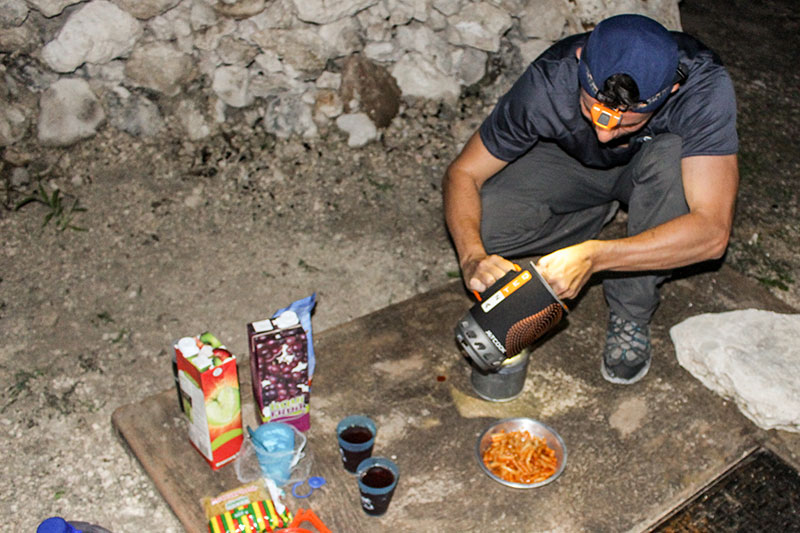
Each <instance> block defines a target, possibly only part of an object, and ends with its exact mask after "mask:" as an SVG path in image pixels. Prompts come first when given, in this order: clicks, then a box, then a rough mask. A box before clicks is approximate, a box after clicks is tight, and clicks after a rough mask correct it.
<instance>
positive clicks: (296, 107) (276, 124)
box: [261, 92, 318, 139]
mask: <svg viewBox="0 0 800 533" xmlns="http://www.w3.org/2000/svg"><path fill="white" fill-rule="evenodd" d="M261 124H262V125H263V127H264V129H265V130H266V131H267V132H269V133H272V134H273V135H275V136H276V137H279V138H281V139H287V138H289V137H291V136H292V135H295V134H298V135H301V136H303V137H315V136H316V135H317V134H318V131H317V125H316V124H315V123H314V120H313V117H312V114H311V107H310V106H309V105H308V104H306V103H305V102H303V101H302V99H301V98H300V97H299V95H298V94H295V93H291V92H285V93H282V94H279V95H275V96H272V97H270V98H268V99H267V106H266V110H265V111H264V118H263V120H262V122H261Z"/></svg>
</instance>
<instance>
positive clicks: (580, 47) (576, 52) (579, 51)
mask: <svg viewBox="0 0 800 533" xmlns="http://www.w3.org/2000/svg"><path fill="white" fill-rule="evenodd" d="M581 52H583V47H582V46H579V47H578V48H577V49H576V50H575V57H577V58H578V61H580V60H581Z"/></svg>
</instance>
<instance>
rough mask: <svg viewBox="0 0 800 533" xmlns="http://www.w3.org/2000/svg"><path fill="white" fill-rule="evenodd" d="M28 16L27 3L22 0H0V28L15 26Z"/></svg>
mask: <svg viewBox="0 0 800 533" xmlns="http://www.w3.org/2000/svg"><path fill="white" fill-rule="evenodd" d="M26 18H28V5H27V4H26V3H25V2H24V1H23V0H0V28H15V27H17V26H20V25H21V24H22V23H23V22H25V19H26Z"/></svg>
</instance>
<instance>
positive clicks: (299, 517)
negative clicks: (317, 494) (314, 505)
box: [280, 509, 331, 533]
mask: <svg viewBox="0 0 800 533" xmlns="http://www.w3.org/2000/svg"><path fill="white" fill-rule="evenodd" d="M303 522H310V523H311V525H312V526H314V527H315V528H317V531H319V533H331V530H330V529H328V528H327V527H326V526H325V524H323V523H322V520H320V519H319V517H318V516H317V515H316V514H314V511H312V510H311V509H298V510H297V513H296V514H295V515H294V520H292V523H291V524H289V528H288V529H281V530H280V531H281V532H285V533H311V531H308V530H307V529H302V528H299V527H297V526H299V525H300V524H302V523H303Z"/></svg>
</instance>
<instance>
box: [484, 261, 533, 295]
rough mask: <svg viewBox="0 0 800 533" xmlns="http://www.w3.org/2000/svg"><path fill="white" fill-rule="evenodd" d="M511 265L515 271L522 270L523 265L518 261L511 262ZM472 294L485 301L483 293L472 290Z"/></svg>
mask: <svg viewBox="0 0 800 533" xmlns="http://www.w3.org/2000/svg"><path fill="white" fill-rule="evenodd" d="M511 267H512V268H513V269H514V272H521V271H522V267H521V266H519V265H518V264H516V263H511ZM472 294H474V295H475V299H476V300H478V301H479V302H482V301H483V299H482V298H481V294H480V293H479V292H478V291H472Z"/></svg>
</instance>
